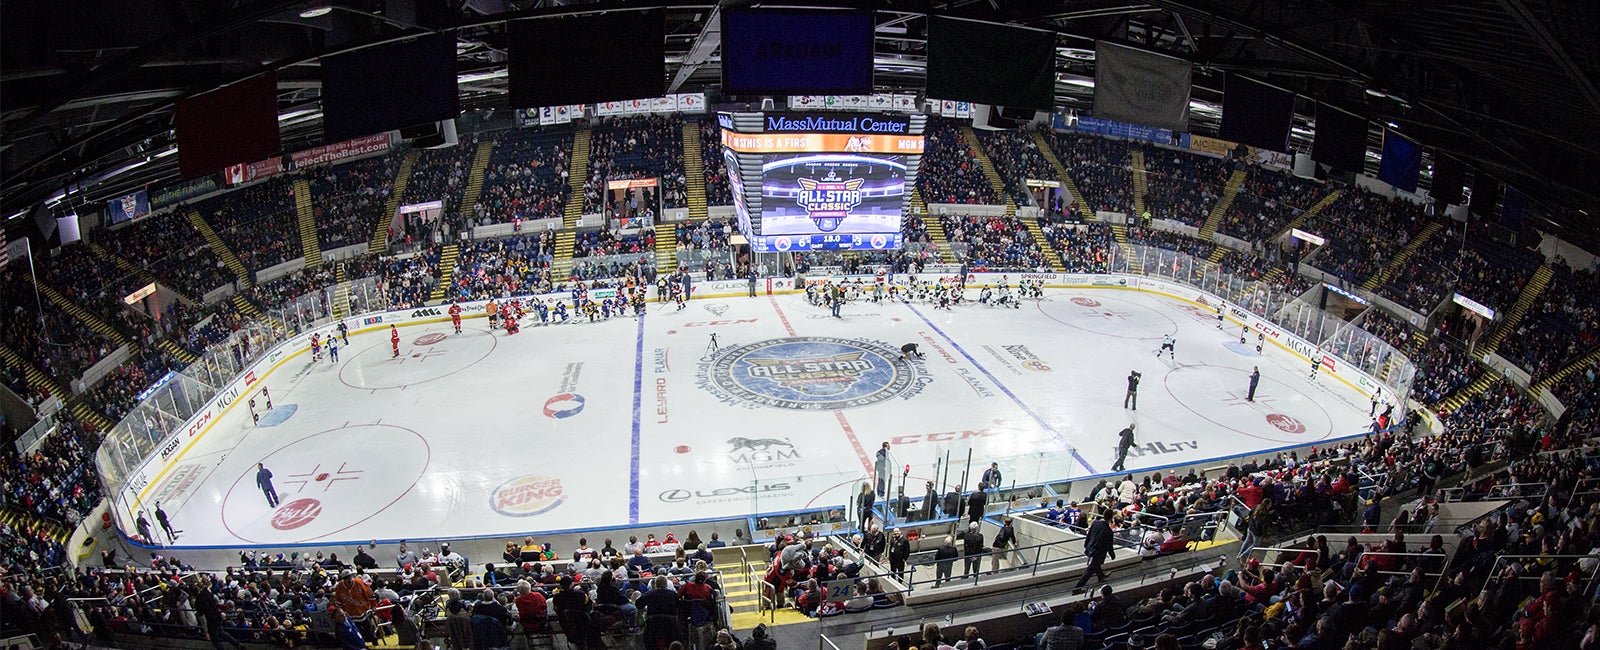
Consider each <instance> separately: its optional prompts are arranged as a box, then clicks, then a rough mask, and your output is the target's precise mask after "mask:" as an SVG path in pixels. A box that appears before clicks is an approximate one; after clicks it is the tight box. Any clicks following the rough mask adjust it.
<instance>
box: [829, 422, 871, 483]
mask: <svg viewBox="0 0 1600 650" xmlns="http://www.w3.org/2000/svg"><path fill="white" fill-rule="evenodd" d="M833 416H834V417H836V418H838V419H839V426H840V428H843V429H844V435H845V437H846V438H849V439H850V446H851V447H854V448H855V450H856V458H859V459H861V469H864V470H866V472H867V475H868V476H871V475H872V462H871V461H869V460H867V450H866V448H864V447H862V446H861V439H859V438H857V437H856V430H855V429H853V428H851V427H850V421H849V420H846V419H844V411H834V412H833Z"/></svg>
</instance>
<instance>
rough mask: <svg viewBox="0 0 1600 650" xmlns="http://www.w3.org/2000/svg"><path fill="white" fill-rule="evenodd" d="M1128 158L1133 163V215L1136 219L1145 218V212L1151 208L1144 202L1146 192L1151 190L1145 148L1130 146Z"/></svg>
mask: <svg viewBox="0 0 1600 650" xmlns="http://www.w3.org/2000/svg"><path fill="white" fill-rule="evenodd" d="M1128 158H1129V160H1130V162H1131V163H1132V165H1131V168H1132V169H1133V214H1132V215H1131V216H1132V217H1134V218H1135V219H1143V218H1144V215H1145V213H1146V212H1149V210H1150V208H1148V207H1146V206H1145V204H1144V194H1145V192H1147V191H1149V190H1150V179H1149V177H1148V174H1149V171H1148V170H1146V169H1145V167H1144V150H1143V149H1140V148H1138V147H1130V148H1129V151H1128Z"/></svg>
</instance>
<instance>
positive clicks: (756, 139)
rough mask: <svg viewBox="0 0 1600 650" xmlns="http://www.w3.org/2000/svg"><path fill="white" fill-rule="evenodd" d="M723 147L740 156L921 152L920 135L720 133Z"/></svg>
mask: <svg viewBox="0 0 1600 650" xmlns="http://www.w3.org/2000/svg"><path fill="white" fill-rule="evenodd" d="M722 146H723V147H726V148H728V149H729V150H730V151H737V152H740V153H834V152H849V153H898V154H908V155H915V154H920V153H922V147H923V140H922V136H920V135H911V136H890V135H852V134H848V133H782V134H778V133H771V134H761V135H752V134H744V133H733V132H731V131H726V130H725V131H723V132H722Z"/></svg>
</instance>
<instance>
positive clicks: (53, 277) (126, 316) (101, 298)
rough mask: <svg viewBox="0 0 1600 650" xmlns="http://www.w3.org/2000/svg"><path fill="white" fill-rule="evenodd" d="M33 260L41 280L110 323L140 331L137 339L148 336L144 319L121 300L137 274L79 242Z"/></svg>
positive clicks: (126, 330)
mask: <svg viewBox="0 0 1600 650" xmlns="http://www.w3.org/2000/svg"><path fill="white" fill-rule="evenodd" d="M37 261H38V262H40V263H38V264H35V265H34V270H35V271H38V272H39V277H40V278H42V279H43V280H44V281H45V284H47V285H49V286H50V287H51V288H53V289H55V290H56V291H59V292H61V294H63V295H65V296H67V297H68V298H71V299H72V300H73V302H76V303H77V304H78V305H79V306H80V307H83V308H84V309H86V310H88V311H89V312H90V313H93V314H94V315H96V316H99V317H100V318H101V319H102V320H104V321H106V323H107V324H109V325H110V326H112V327H114V328H117V329H118V330H120V331H122V332H124V333H127V334H134V335H140V336H139V338H140V340H144V339H145V338H146V337H148V335H149V328H148V322H147V321H144V320H142V319H140V318H139V317H136V316H135V315H134V313H133V312H132V311H129V309H128V305H127V303H124V302H123V301H122V297H123V296H126V295H128V294H130V293H133V291H134V290H135V289H138V288H139V286H140V284H139V281H138V278H136V277H134V276H133V275H131V274H128V273H124V272H123V271H122V269H119V268H117V266H116V265H115V264H112V263H111V262H108V261H106V260H103V259H101V258H100V257H99V256H98V255H95V254H94V253H93V252H91V251H90V250H89V248H88V247H87V246H83V245H77V246H63V247H61V248H60V249H59V250H58V252H57V253H56V254H55V255H54V256H52V257H51V258H50V260H49V261H48V262H46V261H45V260H42V259H41V260H37Z"/></svg>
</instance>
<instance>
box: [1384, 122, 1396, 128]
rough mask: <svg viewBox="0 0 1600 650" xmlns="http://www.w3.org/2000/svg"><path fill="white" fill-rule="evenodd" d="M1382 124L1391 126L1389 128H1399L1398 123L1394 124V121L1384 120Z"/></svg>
mask: <svg viewBox="0 0 1600 650" xmlns="http://www.w3.org/2000/svg"><path fill="white" fill-rule="evenodd" d="M1384 124H1387V125H1389V128H1391V129H1398V128H1400V125H1399V124H1395V123H1394V122H1384Z"/></svg>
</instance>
